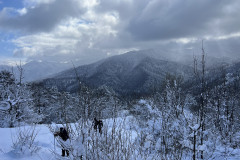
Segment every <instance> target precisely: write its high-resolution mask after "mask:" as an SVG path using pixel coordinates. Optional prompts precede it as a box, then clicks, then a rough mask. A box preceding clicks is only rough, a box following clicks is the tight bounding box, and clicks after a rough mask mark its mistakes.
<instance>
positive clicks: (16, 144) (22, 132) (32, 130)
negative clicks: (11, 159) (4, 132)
mask: <svg viewBox="0 0 240 160" xmlns="http://www.w3.org/2000/svg"><path fill="white" fill-rule="evenodd" d="M37 134H38V131H37V130H36V126H27V127H18V128H16V134H15V135H12V148H13V152H14V153H15V154H17V155H32V154H34V153H36V152H38V150H39V149H40V148H39V147H38V146H37V143H36V141H35V140H36V136H37Z"/></svg>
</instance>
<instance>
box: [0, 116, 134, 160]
mask: <svg viewBox="0 0 240 160" xmlns="http://www.w3.org/2000/svg"><path fill="white" fill-rule="evenodd" d="M133 119H134V118H133V117H132V116H129V117H127V118H115V119H114V120H113V119H107V120H104V121H103V122H104V125H105V126H104V130H105V131H106V132H108V133H109V134H111V132H112V128H113V126H114V125H116V124H118V126H121V128H118V127H117V126H116V127H115V133H116V132H118V131H117V130H119V131H120V132H119V133H121V132H122V133H123V135H125V136H126V135H128V136H131V137H127V138H129V139H131V140H132V141H134V140H135V138H136V137H137V136H138V135H137V133H136V131H135V130H132V127H130V126H132V125H133V123H130V121H131V122H132V121H133ZM89 124H90V125H89V126H90V127H92V126H91V122H90V123H89ZM128 124H130V125H128ZM71 125H72V126H73V127H74V126H75V125H76V124H71ZM54 126H55V127H56V124H53V125H52V127H54ZM58 126H61V125H58ZM123 126H124V127H123ZM33 131H34V132H33ZM27 132H29V133H30V134H31V133H36V138H35V140H34V143H33V144H32V147H31V149H28V148H26V147H22V148H20V147H19V146H18V145H16V141H18V138H19V137H20V135H19V133H23V134H25V135H26V133H27ZM103 132H104V131H103ZM0 133H1V136H0V160H15V159H17V160H55V159H73V158H72V156H70V157H69V158H67V157H65V158H63V157H61V156H60V155H61V148H60V146H59V145H58V142H57V139H55V140H54V136H53V133H52V132H51V131H50V129H49V127H48V126H47V125H44V124H43V125H36V126H23V127H18V128H0ZM95 134H96V133H95ZM23 137H24V136H23ZM23 137H22V138H23ZM29 138H31V137H29ZM70 138H72V139H74V138H73V137H70ZM75 142H76V141H75ZM75 142H73V143H75ZM14 144H15V146H14ZM26 146H27V145H26ZM32 148H33V149H32ZM33 150H34V151H33ZM31 151H32V153H31ZM54 153H55V154H54Z"/></svg>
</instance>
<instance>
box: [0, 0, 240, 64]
mask: <svg viewBox="0 0 240 160" xmlns="http://www.w3.org/2000/svg"><path fill="white" fill-rule="evenodd" d="M202 39H203V40H204V46H205V49H206V52H207V53H208V54H210V55H214V56H216V57H220V56H229V57H236V56H238V57H239V56H240V1H239V0H0V63H9V62H12V61H16V60H19V59H21V60H22V61H29V60H46V59H48V60H51V61H61V62H64V61H70V60H76V59H79V60H82V61H85V62H92V61H95V60H98V59H101V58H105V57H108V56H111V55H115V54H120V53H124V52H127V51H130V50H141V49H151V48H159V49H160V50H161V51H163V52H166V53H167V52H172V53H174V54H176V56H181V55H182V54H183V53H185V54H190V55H192V53H193V52H195V53H198V52H200V48H201V40H202Z"/></svg>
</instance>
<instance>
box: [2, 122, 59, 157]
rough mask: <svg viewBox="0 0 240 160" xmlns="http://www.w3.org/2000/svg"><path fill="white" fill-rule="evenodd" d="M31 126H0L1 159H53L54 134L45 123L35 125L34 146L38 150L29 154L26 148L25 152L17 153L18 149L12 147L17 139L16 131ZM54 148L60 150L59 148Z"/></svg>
mask: <svg viewBox="0 0 240 160" xmlns="http://www.w3.org/2000/svg"><path fill="white" fill-rule="evenodd" d="M31 128H32V127H30V126H26V127H21V128H0V133H1V136H0V159H1V160H13V159H19V160H51V159H55V158H54V155H53V154H52V151H53V150H54V136H53V135H52V133H51V132H50V131H49V129H48V127H47V126H46V125H37V126H36V128H35V129H36V131H37V132H38V133H37V136H36V139H35V144H34V145H35V146H37V147H39V150H38V151H37V152H35V153H33V154H32V155H31V153H29V151H28V150H27V149H26V151H25V153H24V154H22V153H19V150H17V149H14V147H13V143H14V141H15V140H16V139H17V137H16V135H17V132H18V131H19V129H20V130H28V129H31ZM56 150H59V152H60V151H61V150H60V149H59V148H56Z"/></svg>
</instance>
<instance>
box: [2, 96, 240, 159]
mask: <svg viewBox="0 0 240 160" xmlns="http://www.w3.org/2000/svg"><path fill="white" fill-rule="evenodd" d="M135 107H136V108H138V107H141V108H142V109H143V110H144V112H146V114H147V115H148V116H149V119H148V120H147V121H146V124H145V125H144V124H140V123H141V121H142V120H140V119H138V118H135V117H133V116H126V115H127V114H129V113H128V112H127V111H122V112H121V113H120V114H119V117H118V118H111V119H105V120H104V121H103V124H104V127H103V132H102V134H100V133H98V132H96V131H95V130H94V129H93V124H92V121H87V122H83V121H79V122H78V123H74V124H48V125H47V124H42V125H32V126H29V125H28V126H21V127H16V128H0V133H1V136H0V142H1V145H0V159H1V160H15V159H16V160H45V159H48V160H55V159H59V160H60V159H71V160H72V159H73V160H75V159H109V160H111V159H119V160H121V159H129V160H135V159H136V160H150V159H156V160H158V159H192V148H193V145H192V138H193V136H194V135H193V133H191V132H189V131H186V130H185V131H183V130H181V129H180V128H179V127H181V126H179V125H180V123H181V122H179V121H178V120H177V121H175V122H174V123H173V125H172V126H170V127H171V130H176V131H183V132H186V133H185V135H184V137H182V140H181V142H180V143H181V145H183V146H184V148H185V149H186V150H185V151H181V150H176V153H175V154H174V155H173V156H172V155H167V154H165V155H163V151H162V150H165V144H163V141H162V140H163V139H162V138H157V137H160V136H159V135H158V134H164V131H163V130H162V127H161V124H162V123H163V121H164V120H163V119H162V118H163V117H161V116H159V117H157V118H156V114H158V113H159V110H158V109H157V108H153V107H152V106H150V105H149V102H147V101H145V100H140V101H139V102H138V104H137V105H136V106H135ZM184 114H185V115H189V117H186V119H191V118H192V117H191V116H192V115H191V114H190V113H189V112H188V111H184ZM61 126H63V127H65V128H68V131H70V142H68V143H66V146H67V148H69V150H70V156H69V157H61V154H60V153H61V146H60V145H59V139H58V138H54V136H53V133H54V131H55V130H58V129H59V127H61ZM190 128H191V130H192V132H194V131H196V130H197V128H199V126H198V125H195V126H190ZM176 134H177V133H167V135H168V136H177V135H176ZM238 134H239V135H238V136H237V137H235V138H238V139H239V138H240V133H238ZM156 135H158V136H156ZM165 135H166V134H165ZM218 138H220V137H211V139H212V141H209V142H208V143H207V144H206V145H205V146H204V147H202V146H198V148H197V154H200V151H201V150H204V152H205V155H207V156H208V157H207V158H206V159H217V160H225V159H229V160H238V159H239V158H240V149H239V148H231V147H229V146H228V145H224V144H223V143H222V141H220V140H218ZM168 140H169V141H168ZM168 140H167V138H166V143H169V145H173V144H171V137H169V138H168ZM212 143H215V144H212ZM174 147H176V146H174ZM174 150H175V149H174ZM179 152H182V153H181V154H180V153H179ZM86 157H87V158H86Z"/></svg>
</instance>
